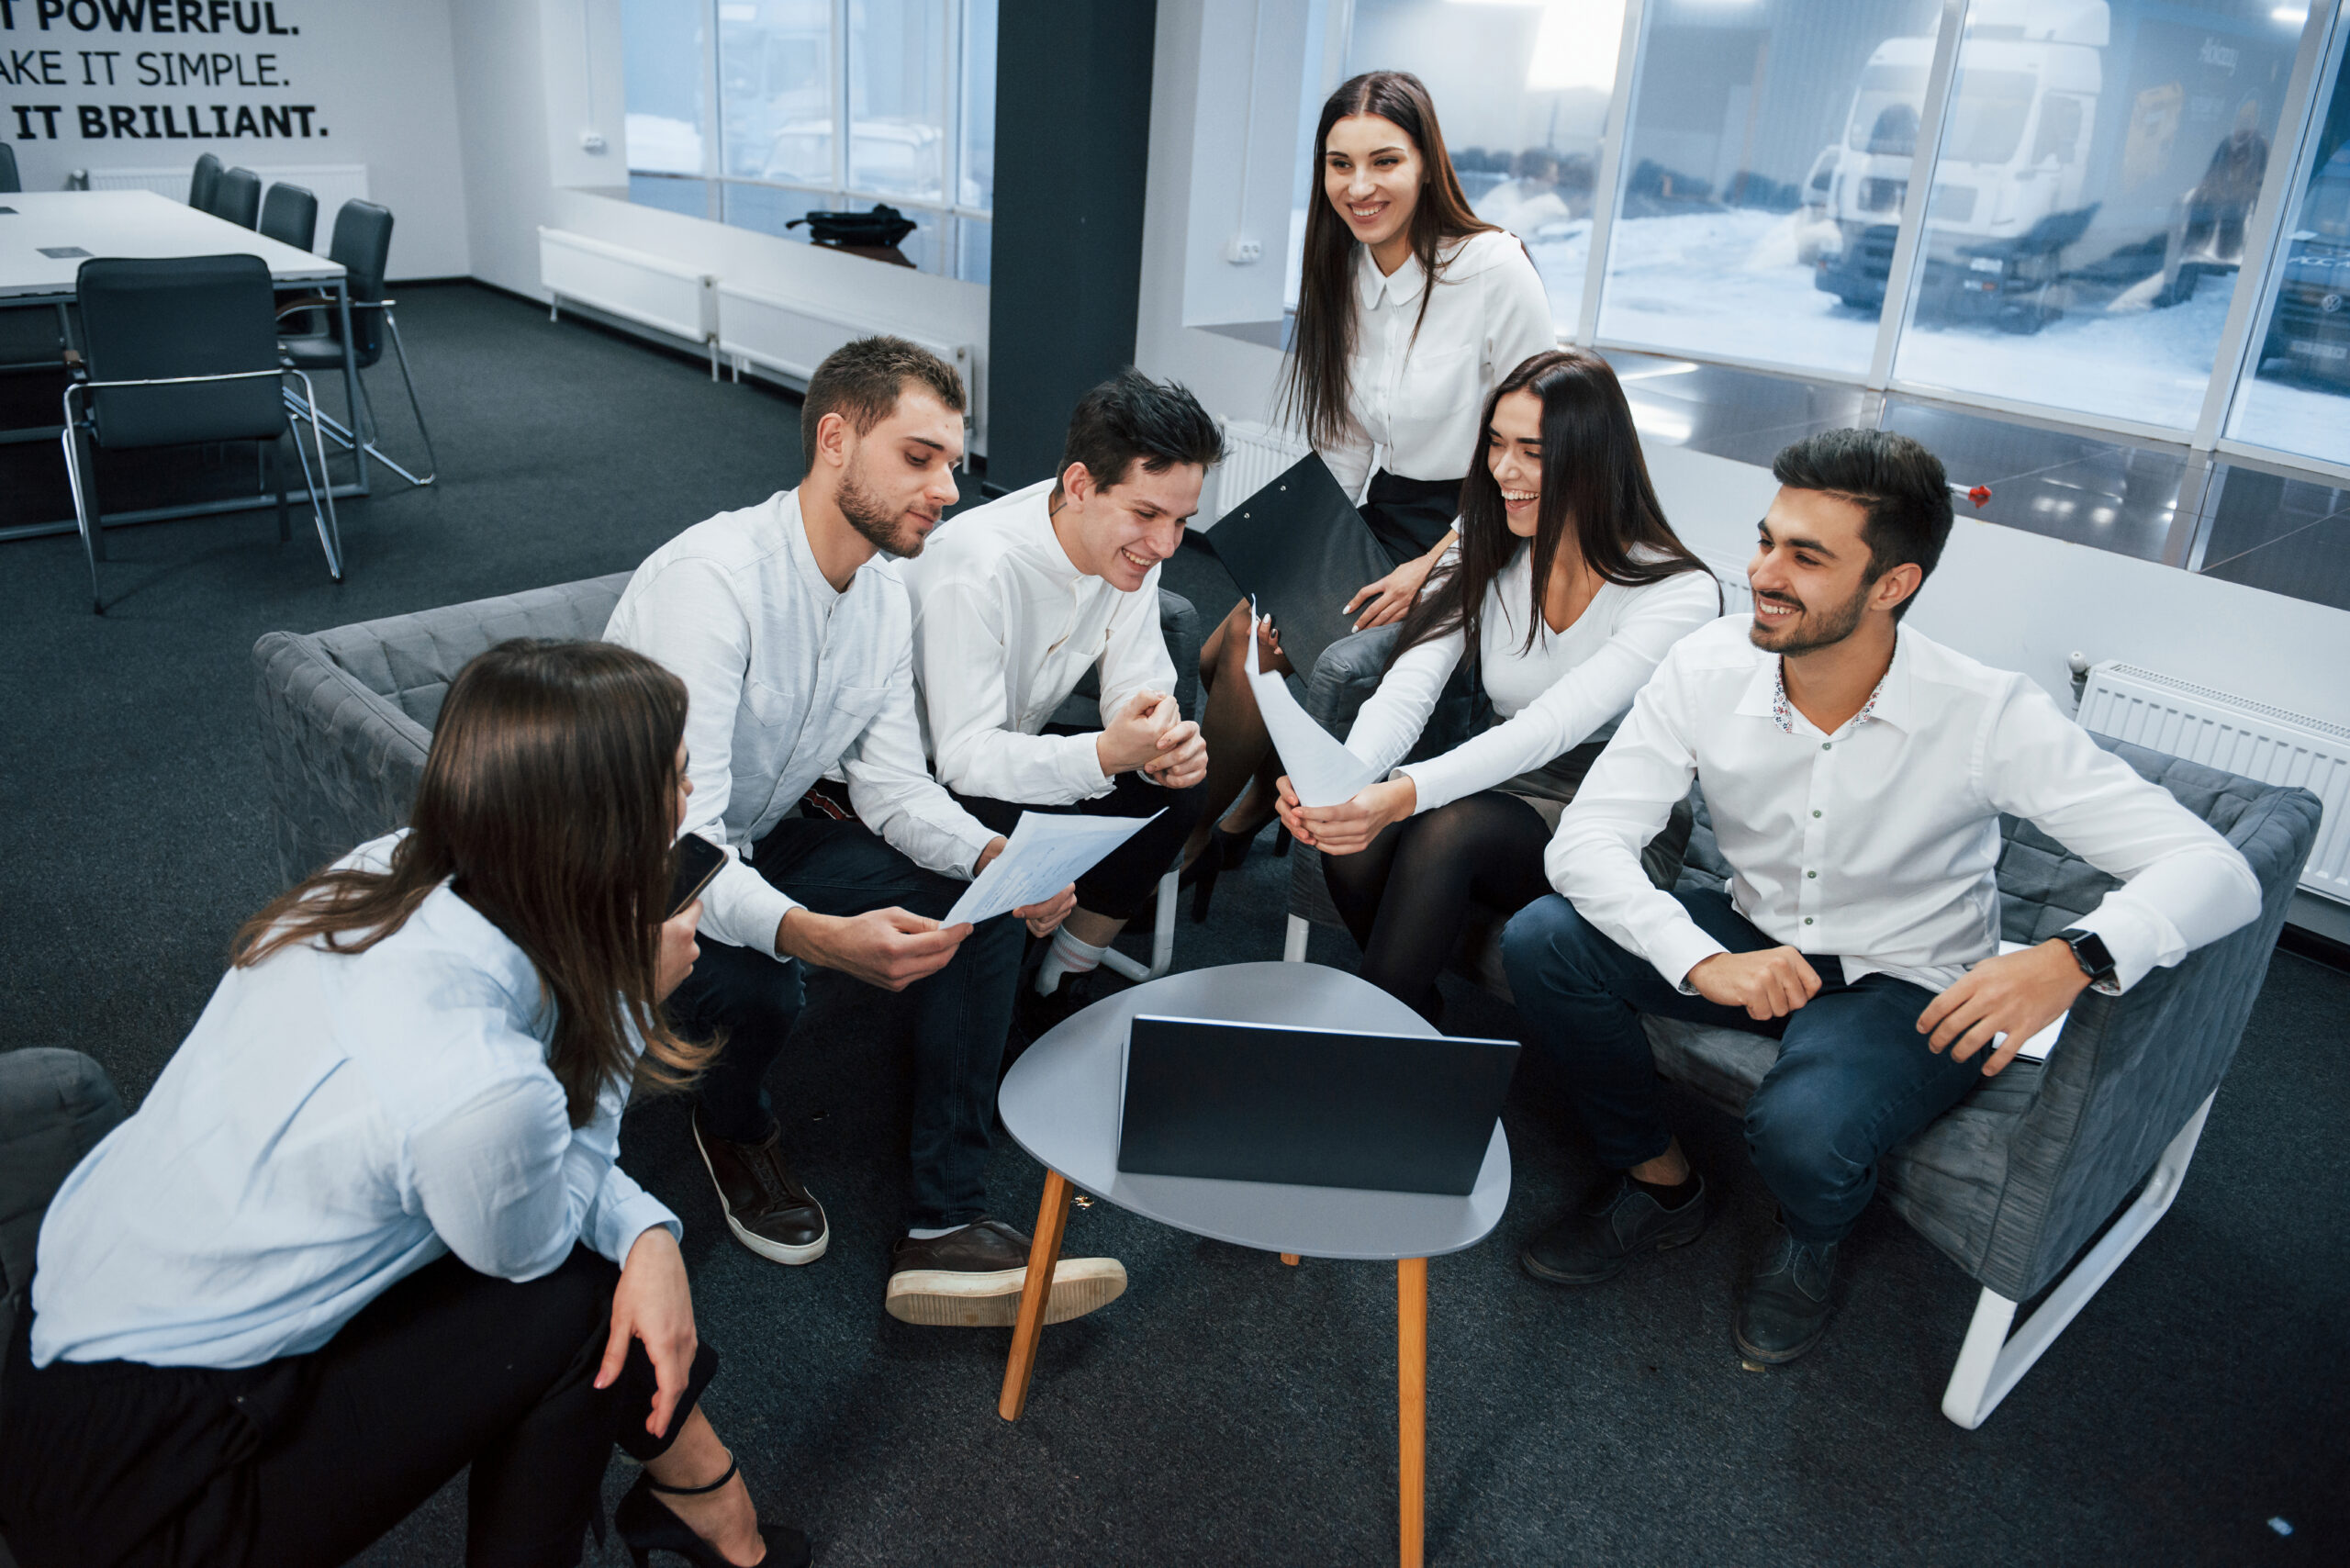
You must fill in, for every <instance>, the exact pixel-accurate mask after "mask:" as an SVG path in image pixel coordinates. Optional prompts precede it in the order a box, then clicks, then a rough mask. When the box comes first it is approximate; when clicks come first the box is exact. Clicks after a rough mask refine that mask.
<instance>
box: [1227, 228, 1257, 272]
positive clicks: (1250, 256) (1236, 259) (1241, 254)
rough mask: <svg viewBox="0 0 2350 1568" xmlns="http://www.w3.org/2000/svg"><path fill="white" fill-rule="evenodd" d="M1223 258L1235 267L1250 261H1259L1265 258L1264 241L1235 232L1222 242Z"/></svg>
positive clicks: (1242, 265) (1245, 264) (1243, 265)
mask: <svg viewBox="0 0 2350 1568" xmlns="http://www.w3.org/2000/svg"><path fill="white" fill-rule="evenodd" d="M1224 259H1225V261H1227V262H1230V263H1232V264H1233V265H1234V266H1236V267H1245V266H1247V265H1248V263H1251V262H1261V261H1263V260H1264V259H1265V246H1264V242H1263V241H1259V240H1251V239H1250V238H1248V235H1246V234H1235V235H1234V236H1233V237H1232V238H1231V239H1229V240H1227V241H1225V242H1224Z"/></svg>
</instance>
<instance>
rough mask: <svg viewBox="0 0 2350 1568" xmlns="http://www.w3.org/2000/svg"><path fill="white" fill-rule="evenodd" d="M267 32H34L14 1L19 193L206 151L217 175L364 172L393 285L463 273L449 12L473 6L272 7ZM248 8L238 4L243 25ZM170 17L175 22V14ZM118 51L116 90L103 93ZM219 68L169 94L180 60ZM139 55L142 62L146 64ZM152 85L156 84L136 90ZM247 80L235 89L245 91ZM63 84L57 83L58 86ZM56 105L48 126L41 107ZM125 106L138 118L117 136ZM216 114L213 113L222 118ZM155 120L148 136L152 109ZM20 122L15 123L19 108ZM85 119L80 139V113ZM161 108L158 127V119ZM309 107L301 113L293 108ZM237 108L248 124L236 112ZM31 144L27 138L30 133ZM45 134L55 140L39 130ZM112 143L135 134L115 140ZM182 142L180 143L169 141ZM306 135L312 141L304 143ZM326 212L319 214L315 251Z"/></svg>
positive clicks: (52, 27)
mask: <svg viewBox="0 0 2350 1568" xmlns="http://www.w3.org/2000/svg"><path fill="white" fill-rule="evenodd" d="M271 3H272V6H273V7H274V9H273V10H272V11H271V12H270V13H269V14H268V16H269V17H270V19H271V20H274V23H275V24H276V25H277V26H278V27H280V28H284V29H285V31H283V32H281V33H278V34H275V35H271V34H269V33H267V32H265V31H264V32H263V33H260V34H257V35H252V36H247V35H243V34H240V33H239V32H237V30H236V29H235V28H234V26H233V25H231V26H229V28H228V29H227V30H226V31H225V32H224V33H221V34H218V35H215V34H211V33H205V32H192V33H180V32H177V31H172V32H166V33H158V32H155V31H153V30H151V29H150V28H148V27H147V26H146V23H147V21H148V19H149V18H148V17H147V8H146V7H145V6H137V7H135V9H134V7H132V6H129V5H117V6H113V7H111V9H112V10H113V12H114V13H115V14H116V15H117V16H118V17H124V18H125V19H126V21H127V20H128V18H129V17H131V16H134V15H135V16H136V17H137V18H138V20H139V22H140V27H139V28H137V29H135V30H134V29H132V28H129V26H125V27H123V28H116V27H113V26H111V25H109V24H108V20H107V11H108V9H109V7H105V6H101V7H96V8H95V9H93V8H90V7H83V8H81V11H82V15H83V16H84V17H85V18H87V19H92V20H95V22H96V24H97V25H96V26H95V28H91V29H89V30H86V31H84V30H82V29H78V28H73V26H71V25H70V22H69V20H68V18H67V17H54V18H51V19H50V22H49V25H48V27H47V28H43V27H42V25H41V17H40V12H39V6H37V5H36V4H34V0H17V3H16V4H15V5H14V6H10V7H7V8H6V9H7V10H8V11H9V13H10V14H9V16H8V17H6V25H5V26H0V62H6V65H7V69H6V75H7V76H8V77H10V78H15V77H17V75H18V74H19V72H18V69H17V68H18V66H19V65H20V64H29V65H30V67H31V69H29V70H28V71H25V72H23V73H22V74H23V75H24V76H25V77H27V78H28V80H23V81H17V80H10V81H6V82H0V136H6V138H7V140H8V144H9V146H10V147H12V148H13V149H15V151H16V154H17V166H18V169H19V172H20V174H21V175H22V178H23V182H24V185H25V188H26V189H27V190H57V189H61V188H62V187H63V185H64V184H65V180H66V177H67V175H68V174H71V173H72V172H73V171H74V170H76V169H94V170H95V169H133V168H136V169H146V168H157V167H166V166H178V167H182V168H185V167H188V166H190V165H192V164H194V163H195V162H196V155H197V154H198V153H200V152H207V151H209V152H212V153H215V154H217V155H218V157H219V159H220V161H221V162H223V163H229V164H238V163H241V164H245V165H248V166H250V167H252V168H253V169H255V170H257V171H263V172H266V171H267V170H269V169H271V168H272V167H274V166H282V165H289V164H350V163H359V164H364V165H365V166H366V169H367V185H368V195H369V196H370V197H371V198H372V199H373V200H375V201H378V202H381V203H382V204H383V205H385V206H386V207H390V208H391V209H392V214H393V218H394V224H393V230H392V254H391V266H390V274H391V276H393V277H394V278H411V277H454V276H463V275H464V274H465V273H466V271H467V270H468V264H469V257H468V255H467V248H466V224H465V196H464V185H463V175H462V174H461V171H460V164H459V159H458V151H457V143H458V134H457V124H458V120H457V102H456V92H455V87H454V84H453V79H454V76H455V67H456V62H455V61H454V60H453V49H452V39H451V29H450V19H451V17H450V10H451V6H452V5H453V4H454V5H456V6H457V7H458V9H460V10H467V9H470V8H471V5H470V0H369V3H367V4H364V5H362V4H358V3H357V0H271ZM247 13H248V15H249V16H250V15H251V14H252V7H251V6H248V7H247ZM165 15H166V16H171V17H175V16H176V15H177V11H176V9H175V8H173V9H172V10H167V11H166V12H165ZM107 51H112V53H113V56H114V58H113V60H112V62H111V67H112V76H113V80H112V82H111V84H109V82H108V66H109V62H108V61H107V59H106V53H107ZM184 55H185V56H186V57H187V58H188V59H189V60H190V61H193V60H195V59H196V58H197V57H199V56H200V57H202V58H203V59H204V60H205V61H206V62H207V64H209V63H211V62H216V61H224V62H226V63H225V64H224V65H223V66H222V67H221V72H220V74H221V76H222V77H223V78H224V80H223V82H222V83H221V84H217V85H216V84H207V82H206V81H205V80H204V79H203V78H202V77H201V76H199V77H198V78H197V79H196V81H194V82H193V83H187V84H176V83H177V82H178V78H179V73H180V57H182V56H184ZM142 57H144V58H143V59H142ZM146 77H152V78H153V81H154V84H152V85H148V84H144V82H143V80H142V79H143V78H146ZM61 83H62V84H61ZM240 83H241V84H240ZM37 106H53V107H54V108H55V109H56V111H57V112H56V113H55V114H54V115H53V116H50V115H45V114H42V113H40V112H39V110H38V107H37ZM116 106H123V107H125V108H128V109H129V110H131V111H132V112H131V113H130V114H129V116H127V117H122V118H125V119H127V121H128V123H127V124H124V125H120V126H117V123H116V121H117V117H116V116H115V115H114V114H113V112H112V111H113V110H114V108H115V107H116ZM150 106H152V107H153V109H154V110H155V116H156V118H155V121H154V125H153V129H156V130H158V131H161V132H163V133H164V134H162V135H160V136H158V137H156V138H154V139H150V138H149V137H148V136H147V134H146V132H147V131H148V129H150V127H149V122H148V120H147V118H146V112H147V109H148V108H149V107H150ZM191 106H193V107H194V108H195V110H196V115H195V118H196V120H197V121H198V122H199V123H200V124H201V125H203V126H204V127H205V128H206V129H213V128H216V127H217V126H218V125H219V124H220V123H222V120H223V119H225V122H226V124H227V125H228V127H229V129H230V130H231V131H232V132H233V131H235V130H237V129H240V128H248V129H251V131H252V134H247V135H242V136H237V135H231V136H229V137H228V138H226V139H223V138H220V137H218V136H206V137H203V138H200V139H190V138H188V137H187V135H186V132H187V130H188V129H189V125H188V121H189V118H190V107H191ZM215 106H219V108H220V109H221V110H222V111H223V113H222V115H221V116H218V117H216V115H215V113H214V108H215ZM19 108H22V109H25V110H26V111H27V113H26V115H25V117H24V123H23V124H21V125H20V123H19V117H18V115H17V110H18V109H19ZM84 108H88V109H92V110H95V129H98V130H99V131H100V132H101V134H100V135H97V136H95V137H93V136H90V135H88V134H86V131H87V130H88V129H92V127H91V126H88V125H85V123H84V113H83V110H84ZM165 108H169V109H170V110H171V111H172V112H171V116H170V118H168V119H166V118H164V116H163V110H164V109H165ZM264 108H274V109H276V110H278V111H280V114H281V117H282V119H281V125H283V126H285V128H287V129H291V130H292V131H293V134H292V135H290V136H277V135H267V136H264V135H263V134H261V132H262V131H263V130H267V129H275V128H273V127H272V126H271V124H270V122H269V121H268V119H267V118H266V117H264V116H263V112H262V111H263V109H264ZM299 109H307V110H308V114H307V116H305V115H303V114H301V113H298V112H289V111H296V110H299ZM240 111H243V113H242V114H241V112H240ZM27 127H29V129H31V130H32V131H33V133H34V138H33V140H25V139H24V138H23V136H22V134H21V132H22V130H23V129H26V128H27ZM51 129H53V130H54V132H55V135H54V138H53V139H52V138H51V137H50V135H49V134H48V133H49V132H50V130H51ZM118 129H120V130H129V131H136V132H138V133H139V134H137V135H135V136H133V135H117V134H116V132H117V130H118ZM172 130H177V131H179V132H180V133H181V135H180V137H179V138H177V139H174V138H173V137H172V136H170V135H169V134H168V133H169V132H170V131H172ZM305 130H307V131H308V134H307V135H304V134H302V132H303V131H305ZM333 220H334V215H333V214H332V213H331V212H321V213H319V244H320V245H321V246H323V245H324V244H325V243H326V241H327V237H328V235H329V234H330V233H331V231H332V224H333Z"/></svg>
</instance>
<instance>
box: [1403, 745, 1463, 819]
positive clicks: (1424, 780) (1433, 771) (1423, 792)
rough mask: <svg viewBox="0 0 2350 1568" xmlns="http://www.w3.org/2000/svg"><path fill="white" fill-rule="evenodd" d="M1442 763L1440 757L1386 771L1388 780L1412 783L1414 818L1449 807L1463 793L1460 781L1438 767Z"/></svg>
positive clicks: (1444, 769) (1446, 770)
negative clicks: (1405, 779) (1441, 807)
mask: <svg viewBox="0 0 2350 1568" xmlns="http://www.w3.org/2000/svg"><path fill="white" fill-rule="evenodd" d="M1443 761H1444V759H1443V758H1442V757H1440V756H1437V757H1430V758H1428V760H1427V761H1426V762H1412V763H1406V764H1404V766H1403V767H1391V768H1389V769H1388V770H1387V777H1388V778H1389V779H1390V780H1393V779H1397V778H1409V779H1410V780H1411V781H1412V814H1413V815H1414V816H1418V815H1419V814H1420V813H1421V812H1432V811H1435V810H1436V809H1437V808H1438V806H1449V805H1450V804H1452V802H1453V801H1457V800H1459V799H1460V797H1461V795H1462V793H1463V791H1462V790H1460V789H1459V788H1458V785H1459V783H1460V780H1459V779H1458V778H1453V777H1451V776H1450V775H1449V770H1448V769H1446V768H1444V767H1441V766H1439V765H1440V764H1441V763H1442V762H1443Z"/></svg>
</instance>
